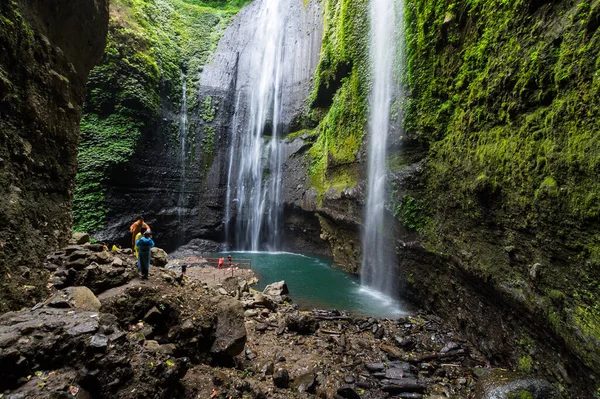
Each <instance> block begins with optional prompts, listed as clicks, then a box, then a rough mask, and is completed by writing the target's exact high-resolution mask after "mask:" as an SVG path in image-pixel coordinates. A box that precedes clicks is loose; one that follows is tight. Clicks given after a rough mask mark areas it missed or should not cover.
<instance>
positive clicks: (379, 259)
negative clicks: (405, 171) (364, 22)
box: [361, 0, 404, 297]
mask: <svg viewBox="0 0 600 399" xmlns="http://www.w3.org/2000/svg"><path fill="white" fill-rule="evenodd" d="M403 11H404V10H403V0H371V5H370V23H371V32H370V57H371V70H372V76H373V89H372V92H371V99H370V116H369V142H368V156H369V162H368V188H367V203H366V208H365V226H364V231H363V240H362V243H363V250H362V254H363V258H362V266H361V267H362V270H361V283H362V285H363V286H367V287H369V288H373V289H375V290H377V291H379V292H381V293H383V294H385V295H388V296H391V297H395V296H397V286H396V281H397V276H394V273H393V264H394V261H393V255H392V253H391V248H393V245H392V244H393V243H392V234H391V231H392V227H393V225H392V222H391V220H390V219H391V218H389V217H387V216H386V210H385V201H386V197H387V192H388V190H387V182H386V173H387V171H386V156H387V145H388V142H387V141H388V134H389V127H390V123H389V122H390V108H391V102H392V97H393V96H394V94H395V93H394V92H395V90H394V87H395V85H394V60H395V57H396V43H395V41H396V40H397V36H396V34H395V32H396V29H402V26H401V25H402V18H396V15H400V16H403V14H404V13H403ZM400 36H402V35H400ZM400 46H402V43H400Z"/></svg>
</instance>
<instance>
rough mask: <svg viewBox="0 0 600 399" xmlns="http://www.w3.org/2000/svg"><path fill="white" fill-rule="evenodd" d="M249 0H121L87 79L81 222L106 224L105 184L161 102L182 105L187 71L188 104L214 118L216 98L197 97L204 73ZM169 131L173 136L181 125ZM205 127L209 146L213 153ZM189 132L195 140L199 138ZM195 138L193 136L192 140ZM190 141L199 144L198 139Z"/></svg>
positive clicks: (77, 208) (148, 129)
mask: <svg viewBox="0 0 600 399" xmlns="http://www.w3.org/2000/svg"><path fill="white" fill-rule="evenodd" d="M248 2H249V1H248V0H232V1H218V0H215V1H208V2H205V1H192V0H189V1H185V0H114V1H112V2H111V20H110V27H109V33H108V42H107V46H106V49H105V53H104V58H103V60H102V62H101V63H100V64H99V65H98V66H97V67H96V68H94V69H93V70H92V72H91V73H90V76H89V80H88V87H87V102H86V105H85V110H84V115H83V119H82V122H81V131H82V137H81V138H82V140H81V147H80V152H79V170H78V173H77V183H76V188H75V195H74V201H73V217H74V229H75V230H78V231H88V232H94V231H97V230H98V229H100V228H102V226H103V223H104V217H105V214H106V208H105V205H104V195H105V188H104V183H105V181H106V179H107V178H108V176H109V175H110V172H111V171H114V170H115V168H118V167H120V166H122V165H124V164H125V163H127V162H129V161H130V160H131V159H132V157H133V156H134V154H135V151H136V146H137V144H138V141H139V140H140V139H141V138H142V137H143V136H144V135H148V134H152V130H153V129H154V128H155V126H156V120H157V117H158V112H159V103H160V102H161V97H162V101H165V99H167V98H168V99H170V100H167V101H170V102H171V104H170V107H171V109H173V110H179V109H180V108H181V91H182V84H183V82H182V72H183V73H185V76H186V80H187V82H186V83H187V97H186V103H187V109H188V112H193V111H194V110H195V109H197V108H198V107H199V106H200V107H201V116H202V118H204V120H205V121H207V122H209V121H212V120H213V119H214V116H215V112H216V108H215V107H216V104H213V103H212V99H211V98H210V97H207V99H205V101H204V102H203V103H202V105H200V104H198V99H197V94H196V93H197V92H198V84H199V77H200V72H201V71H202V67H203V65H205V64H206V63H207V62H208V60H209V57H210V54H212V52H214V50H215V49H216V46H217V43H218V41H219V39H220V37H221V35H222V33H223V31H224V29H225V28H226V27H227V25H228V24H229V22H230V20H231V18H232V16H233V15H234V14H235V13H236V12H237V11H238V10H239V8H240V7H243V6H244V5H246V4H247V3H248ZM167 130H168V131H167V132H165V133H164V134H169V135H171V136H173V137H175V136H176V135H178V134H179V131H180V129H179V127H178V126H172V127H171V128H169V129H167ZM212 137H214V129H213V133H212V135H210V134H208V135H207V134H206V132H205V139H204V140H205V141H206V143H205V145H207V146H208V147H209V148H206V149H204V152H212V142H213V138H212ZM194 138H195V135H194V134H190V135H189V137H188V139H189V140H191V139H194ZM188 144H191V143H188ZM188 148H192V149H193V145H189V146H188Z"/></svg>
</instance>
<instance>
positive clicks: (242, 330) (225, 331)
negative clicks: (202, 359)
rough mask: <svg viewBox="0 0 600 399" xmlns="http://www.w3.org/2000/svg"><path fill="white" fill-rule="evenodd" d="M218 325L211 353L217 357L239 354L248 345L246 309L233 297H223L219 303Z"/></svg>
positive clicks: (229, 356)
mask: <svg viewBox="0 0 600 399" xmlns="http://www.w3.org/2000/svg"><path fill="white" fill-rule="evenodd" d="M217 315H218V316H217V327H216V330H215V333H214V334H215V340H214V342H213V344H212V347H211V348H210V353H211V354H212V355H213V356H215V357H217V358H231V357H234V356H237V355H239V354H240V353H242V351H243V350H244V347H245V346H246V326H245V325H244V311H243V309H242V306H241V305H240V303H239V302H238V301H236V300H234V299H233V298H228V297H223V299H221V300H220V302H219V303H218V305H217Z"/></svg>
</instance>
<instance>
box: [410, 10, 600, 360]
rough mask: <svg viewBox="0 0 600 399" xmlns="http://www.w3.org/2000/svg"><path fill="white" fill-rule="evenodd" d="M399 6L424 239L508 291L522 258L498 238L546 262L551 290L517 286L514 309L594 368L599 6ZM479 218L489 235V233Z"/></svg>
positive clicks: (540, 284)
mask: <svg viewBox="0 0 600 399" xmlns="http://www.w3.org/2000/svg"><path fill="white" fill-rule="evenodd" d="M407 7H408V8H407V15H406V21H407V30H408V32H407V42H408V43H407V45H408V49H407V51H408V77H407V79H408V80H407V83H408V85H409V88H410V93H411V97H410V98H409V101H408V103H407V105H406V114H405V120H404V128H405V129H404V130H405V132H406V134H407V135H408V136H409V138H410V139H411V140H414V141H419V142H423V143H426V146H428V147H429V151H428V155H427V161H428V169H427V171H426V177H425V179H426V190H425V194H424V195H423V198H421V199H420V200H421V201H422V202H421V208H422V209H423V211H424V212H425V214H426V217H428V218H430V219H431V223H428V224H426V227H425V229H424V231H423V232H424V236H425V240H426V241H427V243H428V248H429V249H431V250H433V251H435V252H439V253H446V254H457V253H460V252H461V251H465V252H466V253H469V254H472V255H473V257H472V258H471V259H470V260H469V261H468V262H465V266H464V267H465V268H467V269H468V270H469V272H472V273H474V274H475V275H478V276H480V277H482V278H484V279H486V280H487V281H489V282H490V283H491V284H497V286H498V287H501V286H506V284H508V286H511V287H513V288H512V289H513V290H515V292H517V291H519V290H521V292H523V288H522V287H519V284H520V283H521V282H526V281H528V279H529V276H528V275H527V268H522V267H520V266H518V265H516V264H513V263H511V262H512V261H511V259H510V257H509V256H507V254H506V253H505V252H504V251H503V250H502V248H509V247H512V248H513V250H514V251H516V252H517V253H519V254H520V256H521V257H523V256H525V257H527V258H528V259H542V260H543V275H542V277H540V278H539V281H537V282H536V284H537V286H536V289H538V290H541V291H543V292H546V293H547V295H548V296H549V298H548V300H547V301H539V302H536V300H535V297H536V296H534V295H529V294H526V295H523V296H522V298H523V300H526V301H528V303H526V304H524V305H525V306H527V307H528V308H530V309H535V308H536V307H538V306H541V307H543V308H544V311H545V313H546V317H547V319H548V321H549V323H550V324H552V326H553V328H554V330H555V332H556V333H557V334H558V335H560V336H561V337H562V338H563V339H565V341H567V343H568V345H569V346H570V347H571V348H572V349H573V350H574V351H575V352H576V353H577V354H578V355H579V356H581V358H582V359H584V362H585V363H586V364H587V365H588V366H590V367H592V368H593V369H595V370H600V354H599V353H598V351H597V343H598V342H599V335H598V333H599V331H600V327H599V326H600V321H599V320H598V316H597V315H598V314H599V313H600V312H599V311H598V308H597V304H598V298H599V297H600V288H599V287H598V285H597V281H598V279H599V278H600V275H599V274H598V273H599V269H598V267H597V265H598V264H599V262H598V259H599V253H600V251H599V248H600V245H599V243H600V236H599V235H598V234H597V231H598V228H599V227H600V225H599V223H598V217H599V216H600V180H599V179H598V175H599V173H600V95H599V94H600V30H599V29H598V21H599V20H600V19H599V16H600V3H599V2H598V1H593V2H588V1H561V2H529V1H523V0H516V1H495V0H470V1H467V0H446V1H439V0H425V1H421V2H419V3H414V2H412V3H409V4H407ZM400 208H401V207H400ZM400 214H401V215H403V213H402V212H401V213H400ZM485 226H491V228H492V229H493V230H494V231H496V232H499V234H498V236H496V238H494V241H495V242H490V237H489V236H486V232H489V228H486V227H485ZM486 229H487V230H486ZM457 231H458V232H459V233H458V234H457ZM482 233H483V234H482ZM448 237H450V238H451V239H449V240H447V239H446V238H448ZM526 243H527V244H526ZM530 246H533V247H534V248H531V247H530ZM565 253H570V254H571V255H569V256H568V257H567V256H565V255H564V254H565ZM522 259H523V258H522ZM534 262H535V261H534ZM529 302H530V303H529ZM528 359H529V358H528V357H522V358H521V360H520V361H519V368H522V369H527V368H529V367H528V365H529V366H531V362H530V361H528Z"/></svg>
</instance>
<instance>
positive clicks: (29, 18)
mask: <svg viewBox="0 0 600 399" xmlns="http://www.w3.org/2000/svg"><path fill="white" fill-rule="evenodd" d="M107 25H108V3H107V2H106V1H104V0H90V1H85V2H69V3H68V4H66V3H64V4H63V3H61V4H60V5H58V4H55V3H48V2H38V1H18V2H17V1H12V0H7V1H2V3H1V4H0V54H2V56H1V57H0V199H1V200H0V313H1V312H5V311H7V310H9V309H13V308H18V307H20V306H22V305H24V304H31V303H32V302H33V301H35V300H37V299H39V298H40V297H41V296H42V295H43V294H44V290H45V288H46V284H45V279H44V278H43V275H42V270H43V269H42V263H43V259H44V257H45V256H46V254H47V253H48V252H50V251H52V250H53V249H55V248H57V247H58V246H60V245H64V244H65V243H66V239H67V237H69V236H70V234H69V233H70V230H71V220H72V219H71V200H72V193H73V181H74V178H75V169H76V166H77V158H76V156H77V144H78V141H79V120H80V118H81V107H82V103H83V98H84V94H85V80H86V78H87V75H88V72H89V70H90V69H91V68H92V67H93V65H94V63H95V62H96V61H97V60H98V59H99V58H100V56H101V55H102V50H103V49H104V45H105V40H106V30H107Z"/></svg>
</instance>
